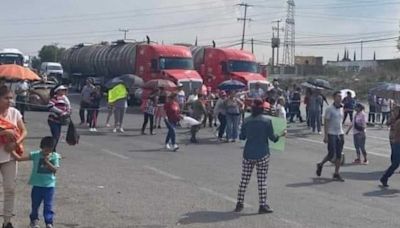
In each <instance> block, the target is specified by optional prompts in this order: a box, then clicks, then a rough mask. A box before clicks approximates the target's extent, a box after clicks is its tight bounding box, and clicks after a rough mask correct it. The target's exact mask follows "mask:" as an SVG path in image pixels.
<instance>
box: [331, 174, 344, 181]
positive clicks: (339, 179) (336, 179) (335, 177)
mask: <svg viewBox="0 0 400 228" xmlns="http://www.w3.org/2000/svg"><path fill="white" fill-rule="evenodd" d="M333 180H335V181H340V182H344V179H343V178H342V177H341V176H340V174H339V173H335V174H333Z"/></svg>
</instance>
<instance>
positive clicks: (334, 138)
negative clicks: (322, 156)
mask: <svg viewBox="0 0 400 228" xmlns="http://www.w3.org/2000/svg"><path fill="white" fill-rule="evenodd" d="M343 146H344V135H328V158H329V159H330V160H331V159H332V158H334V157H336V159H341V158H342V152H343Z"/></svg>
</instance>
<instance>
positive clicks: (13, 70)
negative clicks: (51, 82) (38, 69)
mask: <svg viewBox="0 0 400 228" xmlns="http://www.w3.org/2000/svg"><path fill="white" fill-rule="evenodd" d="M0 78H4V79H8V80H31V81H34V80H40V77H39V76H38V75H37V74H35V73H34V72H33V71H31V70H30V69H29V68H26V67H22V66H19V65H16V64H4V65H0Z"/></svg>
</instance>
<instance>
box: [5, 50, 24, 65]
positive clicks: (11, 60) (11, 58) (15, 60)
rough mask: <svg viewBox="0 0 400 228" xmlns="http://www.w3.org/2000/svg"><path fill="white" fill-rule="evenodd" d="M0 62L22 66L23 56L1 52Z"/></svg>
mask: <svg viewBox="0 0 400 228" xmlns="http://www.w3.org/2000/svg"><path fill="white" fill-rule="evenodd" d="M0 64H17V65H20V66H22V65H23V64H24V56H22V55H19V54H14V53H1V54H0Z"/></svg>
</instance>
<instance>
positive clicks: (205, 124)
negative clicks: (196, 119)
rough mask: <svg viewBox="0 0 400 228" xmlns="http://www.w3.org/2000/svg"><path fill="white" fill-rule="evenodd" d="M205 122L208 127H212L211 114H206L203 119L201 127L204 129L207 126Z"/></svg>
mask: <svg viewBox="0 0 400 228" xmlns="http://www.w3.org/2000/svg"><path fill="white" fill-rule="evenodd" d="M207 120H208V127H212V125H213V121H214V116H213V113H208V114H207V115H206V116H205V117H204V121H203V126H204V127H206V126H207Z"/></svg>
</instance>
